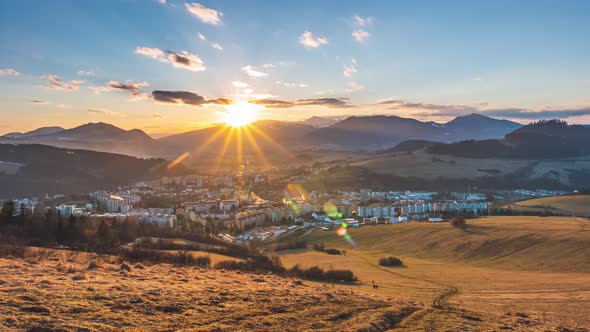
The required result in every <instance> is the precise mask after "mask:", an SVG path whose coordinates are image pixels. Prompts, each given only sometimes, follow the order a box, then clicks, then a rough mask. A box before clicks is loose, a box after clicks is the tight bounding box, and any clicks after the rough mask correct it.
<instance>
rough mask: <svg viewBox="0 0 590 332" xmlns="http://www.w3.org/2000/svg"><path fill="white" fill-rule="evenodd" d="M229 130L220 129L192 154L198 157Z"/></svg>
mask: <svg viewBox="0 0 590 332" xmlns="http://www.w3.org/2000/svg"><path fill="white" fill-rule="evenodd" d="M227 130H229V127H228V126H222V127H220V128H219V129H218V130H217V131H216V132H215V133H214V134H213V135H211V136H210V137H209V138H208V139H207V140H206V141H205V142H204V143H202V144H201V145H199V146H198V147H196V148H195V149H194V150H193V152H192V154H193V155H195V156H196V155H198V154H199V153H201V152H202V151H203V150H204V149H205V148H206V147H207V146H208V145H209V144H212V143H213V142H214V141H215V140H216V139H217V138H218V137H219V136H221V134H223V133H224V132H225V131H227Z"/></svg>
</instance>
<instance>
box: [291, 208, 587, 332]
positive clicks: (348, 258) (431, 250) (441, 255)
mask: <svg viewBox="0 0 590 332" xmlns="http://www.w3.org/2000/svg"><path fill="white" fill-rule="evenodd" d="M467 225H468V226H467V228H466V229H465V230H461V229H457V228H454V227H452V226H451V225H450V223H415V222H413V223H406V224H396V225H376V226H362V227H360V228H358V229H350V228H349V229H348V234H349V235H350V238H351V240H352V241H354V243H355V244H356V247H353V246H352V245H351V244H350V243H349V242H347V241H346V240H345V239H344V238H342V237H340V236H338V235H337V234H336V232H334V231H328V232H327V231H322V230H317V231H314V232H313V233H312V234H311V235H309V237H307V239H308V240H309V241H310V242H313V243H324V244H325V246H326V248H336V249H339V250H341V251H342V250H344V249H346V252H345V254H344V255H329V254H327V253H325V252H319V251H315V250H312V249H311V248H310V249H307V250H301V249H300V250H291V251H285V252H283V253H282V254H281V258H282V260H283V261H284V262H285V264H286V265H287V266H290V265H294V264H300V265H301V266H308V265H309V264H310V263H309V262H313V264H319V265H320V266H321V267H330V266H331V267H333V268H335V269H350V270H352V271H353V272H354V273H355V275H358V276H359V278H361V279H362V280H371V281H372V283H374V284H376V285H378V288H377V289H374V288H373V287H371V284H368V285H366V287H361V288H360V290H361V291H363V292H366V293H369V294H383V295H389V296H395V297H397V298H399V299H401V300H402V301H410V300H412V299H421V301H423V302H426V303H431V306H428V305H427V306H426V307H425V309H424V310H421V311H419V312H417V313H416V314H414V315H412V316H411V317H409V318H408V319H406V320H404V322H403V323H402V324H399V325H398V326H397V328H398V329H400V330H407V331H414V330H421V331H424V330H426V331H438V330H450V331H460V330H465V331H499V330H512V331H568V330H569V331H575V330H576V328H588V327H590V319H589V318H588V317H590V306H589V305H588V303H590V286H589V285H588V282H587V280H588V272H590V259H589V257H590V256H589V254H590V251H589V250H590V232H588V230H590V220H588V219H585V218H559V217H545V218H543V217H487V218H481V219H476V220H468V221H467ZM310 247H311V246H310ZM388 256H395V257H398V258H400V259H401V260H402V262H403V264H404V265H403V267H383V266H380V265H379V264H378V262H379V259H380V258H384V257H388ZM573 294H575V295H573ZM486 323H487V324H490V325H486ZM580 331H584V330H583V329H581V330H580Z"/></svg>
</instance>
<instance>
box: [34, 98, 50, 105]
mask: <svg viewBox="0 0 590 332" xmlns="http://www.w3.org/2000/svg"><path fill="white" fill-rule="evenodd" d="M31 103H33V104H37V105H44V104H49V102H48V101H47V100H39V99H33V100H31Z"/></svg>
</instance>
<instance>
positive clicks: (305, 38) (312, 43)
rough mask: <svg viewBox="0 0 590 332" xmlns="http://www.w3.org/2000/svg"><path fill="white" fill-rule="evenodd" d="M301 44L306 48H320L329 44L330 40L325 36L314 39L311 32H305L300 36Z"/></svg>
mask: <svg viewBox="0 0 590 332" xmlns="http://www.w3.org/2000/svg"><path fill="white" fill-rule="evenodd" d="M299 43H300V44H301V45H303V46H304V47H306V48H318V47H320V46H322V45H325V44H328V38H326V37H324V36H318V37H314V36H313V34H312V33H311V32H310V31H305V32H304V33H302V34H301V36H299Z"/></svg>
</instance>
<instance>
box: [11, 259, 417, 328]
mask: <svg viewBox="0 0 590 332" xmlns="http://www.w3.org/2000/svg"><path fill="white" fill-rule="evenodd" d="M91 259H92V258H91V257H87V256H86V255H78V256H77V257H75V258H70V259H69V261H68V259H65V260H64V259H63V258H61V257H49V258H47V259H45V258H43V259H17V258H0V330H9V329H33V328H45V329H55V330H62V329H63V330H66V331H80V330H82V331H84V330H91V331H121V330H129V331H137V330H142V331H170V330H185V331H194V330H204V331H210V330H228V331H235V330H269V331H276V330H306V329H308V330H309V329H320V330H321V329H323V330H357V329H362V328H371V327H372V325H371V324H372V323H374V324H376V325H375V326H379V324H382V326H383V327H384V328H389V327H391V326H393V325H395V323H397V321H398V320H401V318H403V316H407V315H409V314H411V313H412V312H413V311H415V310H417V308H416V309H412V308H410V307H412V305H411V304H405V303H402V302H400V301H396V300H393V299H388V298H386V297H382V296H378V295H368V294H362V293H358V292H356V291H354V290H352V289H350V288H347V289H344V288H337V287H334V286H330V285H322V284H318V283H309V282H301V281H299V280H295V279H290V278H282V277H278V276H275V275H255V274H246V273H240V272H233V271H223V270H211V269H201V268H189V267H175V266H171V265H167V264H159V265H153V266H143V265H133V264H128V265H122V264H118V263H116V264H115V262H114V261H110V260H109V258H108V257H106V258H101V257H98V258H93V259H94V260H100V263H99V264H97V265H96V266H94V268H91V269H89V268H88V267H89V262H90V260H91ZM396 317H397V318H396Z"/></svg>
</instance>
